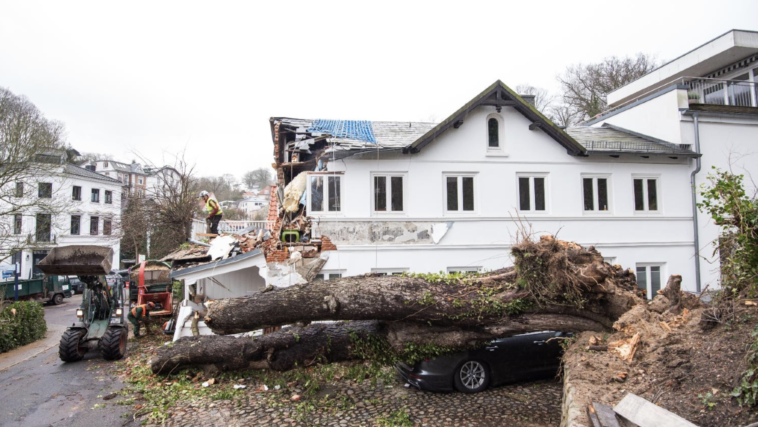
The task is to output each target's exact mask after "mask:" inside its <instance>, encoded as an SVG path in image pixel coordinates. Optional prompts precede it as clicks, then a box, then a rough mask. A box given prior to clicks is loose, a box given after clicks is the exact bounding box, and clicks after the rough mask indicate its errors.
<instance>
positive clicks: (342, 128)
mask: <svg viewBox="0 0 758 427" xmlns="http://www.w3.org/2000/svg"><path fill="white" fill-rule="evenodd" d="M308 132H320V133H328V134H329V135H332V136H334V137H336V138H348V139H357V140H360V141H366V142H371V143H373V144H376V137H375V136H374V126H373V125H372V124H371V122H370V121H368V120H322V119H318V120H316V121H314V122H313V124H311V127H310V129H308Z"/></svg>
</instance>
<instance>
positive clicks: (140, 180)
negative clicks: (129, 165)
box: [137, 177, 142, 185]
mask: <svg viewBox="0 0 758 427" xmlns="http://www.w3.org/2000/svg"><path fill="white" fill-rule="evenodd" d="M137 183H138V184H139V185H142V177H139V178H138V179H137Z"/></svg>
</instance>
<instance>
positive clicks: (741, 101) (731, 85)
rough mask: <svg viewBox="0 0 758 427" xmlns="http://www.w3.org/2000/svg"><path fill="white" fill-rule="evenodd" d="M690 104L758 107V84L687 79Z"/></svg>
mask: <svg viewBox="0 0 758 427" xmlns="http://www.w3.org/2000/svg"><path fill="white" fill-rule="evenodd" d="M682 84H684V85H686V86H687V87H688V88H689V89H688V90H687V97H688V98H689V101H690V103H695V104H710V105H733V106H737V107H758V88H757V87H758V84H756V83H755V82H750V81H746V80H721V79H706V78H697V77H685V78H683V79H682Z"/></svg>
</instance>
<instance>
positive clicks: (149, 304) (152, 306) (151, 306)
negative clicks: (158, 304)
mask: <svg viewBox="0 0 758 427" xmlns="http://www.w3.org/2000/svg"><path fill="white" fill-rule="evenodd" d="M147 305H148V307H150V308H155V303H154V302H152V301H150V302H148V303H147Z"/></svg>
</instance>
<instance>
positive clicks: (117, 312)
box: [116, 308, 124, 317]
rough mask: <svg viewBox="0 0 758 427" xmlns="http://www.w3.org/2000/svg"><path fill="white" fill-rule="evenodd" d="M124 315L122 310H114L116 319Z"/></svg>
mask: <svg viewBox="0 0 758 427" xmlns="http://www.w3.org/2000/svg"><path fill="white" fill-rule="evenodd" d="M122 314H124V310H122V309H120V308H117V309H116V317H121V315H122Z"/></svg>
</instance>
